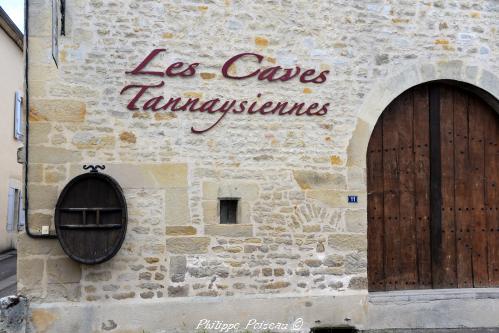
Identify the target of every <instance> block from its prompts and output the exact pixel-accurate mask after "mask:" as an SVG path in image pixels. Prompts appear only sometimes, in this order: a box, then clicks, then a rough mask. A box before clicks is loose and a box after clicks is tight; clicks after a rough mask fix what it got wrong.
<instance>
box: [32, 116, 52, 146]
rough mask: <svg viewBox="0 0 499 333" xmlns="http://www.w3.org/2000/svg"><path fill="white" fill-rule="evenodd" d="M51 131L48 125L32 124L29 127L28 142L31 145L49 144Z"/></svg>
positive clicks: (50, 126)
mask: <svg viewBox="0 0 499 333" xmlns="http://www.w3.org/2000/svg"><path fill="white" fill-rule="evenodd" d="M51 129H52V125H51V124H50V123H43V122H32V123H30V126H29V140H30V144H31V145H37V144H40V143H47V142H49V134H50V131H51Z"/></svg>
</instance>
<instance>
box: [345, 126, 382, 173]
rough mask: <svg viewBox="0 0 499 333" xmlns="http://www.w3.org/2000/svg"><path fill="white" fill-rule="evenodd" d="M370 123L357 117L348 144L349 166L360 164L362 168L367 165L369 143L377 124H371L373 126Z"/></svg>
mask: <svg viewBox="0 0 499 333" xmlns="http://www.w3.org/2000/svg"><path fill="white" fill-rule="evenodd" d="M369 125H370V124H368V123H367V122H365V121H364V120H362V119H357V126H356V127H355V131H354V133H353V134H352V139H351V140H350V143H349V145H348V150H347V155H348V161H347V166H349V167H351V166H358V167H360V168H364V167H365V166H366V152H367V145H368V143H369V138H370V137H371V129H372V128H374V125H375V124H371V126H372V127H371V126H369Z"/></svg>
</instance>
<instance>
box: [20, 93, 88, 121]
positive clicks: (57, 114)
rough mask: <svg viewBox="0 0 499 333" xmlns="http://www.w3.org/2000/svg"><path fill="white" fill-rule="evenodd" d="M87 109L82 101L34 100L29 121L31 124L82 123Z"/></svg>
mask: <svg viewBox="0 0 499 333" xmlns="http://www.w3.org/2000/svg"><path fill="white" fill-rule="evenodd" d="M86 113H87V108H86V105H85V103H83V102H81V101H74V100H66V99H32V101H31V105H30V110H29V119H30V121H31V122H38V121H42V122H43V121H52V122H82V121H84V120H85V115H86Z"/></svg>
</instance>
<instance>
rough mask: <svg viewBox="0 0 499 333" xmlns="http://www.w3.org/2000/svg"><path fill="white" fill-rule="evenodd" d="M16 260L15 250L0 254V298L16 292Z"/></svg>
mask: <svg viewBox="0 0 499 333" xmlns="http://www.w3.org/2000/svg"><path fill="white" fill-rule="evenodd" d="M16 262H17V252H16V250H12V251H8V252H4V253H2V254H0V298H1V297H5V296H9V295H15V294H16V292H17V284H16Z"/></svg>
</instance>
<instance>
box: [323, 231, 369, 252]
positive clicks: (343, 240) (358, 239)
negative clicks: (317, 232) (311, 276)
mask: <svg viewBox="0 0 499 333" xmlns="http://www.w3.org/2000/svg"><path fill="white" fill-rule="evenodd" d="M328 245H329V246H330V247H332V248H334V249H336V250H341V251H350V250H359V251H366V250H367V236H366V235H365V234H347V233H345V234H332V235H330V236H329V237H328Z"/></svg>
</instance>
